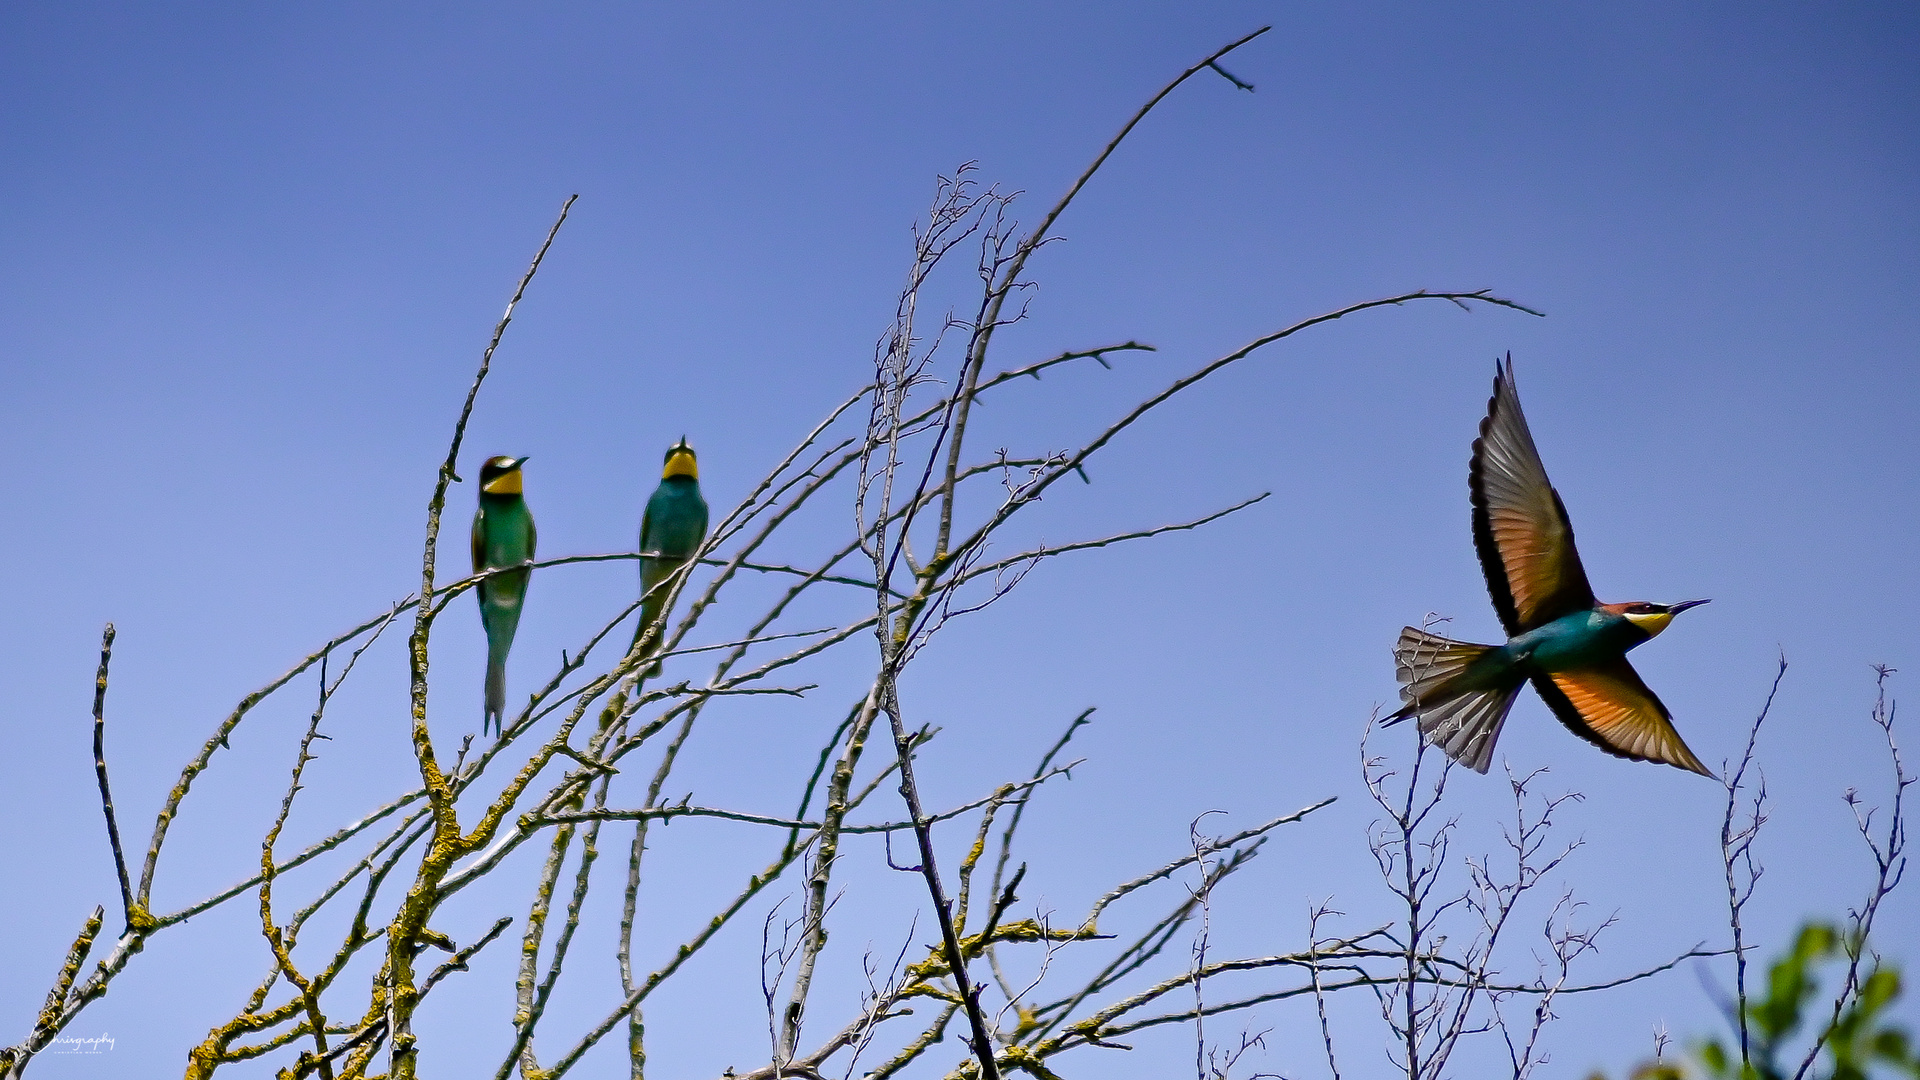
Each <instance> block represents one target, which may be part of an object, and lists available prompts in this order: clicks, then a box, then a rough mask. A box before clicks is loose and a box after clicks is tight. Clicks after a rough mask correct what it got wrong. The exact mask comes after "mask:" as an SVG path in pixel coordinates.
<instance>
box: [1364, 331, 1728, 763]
mask: <svg viewBox="0 0 1920 1080" xmlns="http://www.w3.org/2000/svg"><path fill="white" fill-rule="evenodd" d="M1467 485H1468V487H1469V489H1470V490H1471V493H1472V496H1473V543H1474V547H1475V548H1477V549H1478V550H1479V553H1480V568H1481V570H1482V571H1483V572H1485V574H1486V578H1487V591H1488V592H1489V593H1490V594H1492V596H1493V607H1494V610H1495V611H1497V612H1498V613H1499V615H1500V622H1501V624H1502V625H1503V626H1505V627H1506V630H1507V643H1506V644H1505V645H1474V644H1470V643H1468V642H1464V641H1452V640H1449V639H1447V638H1443V637H1440V636H1438V635H1436V634H1429V633H1427V632H1426V631H1424V630H1418V629H1415V628H1414V627H1411V626H1409V627H1407V628H1406V629H1404V630H1402V631H1400V640H1399V642H1398V643H1397V644H1396V645H1395V646H1394V649H1393V658H1394V668H1395V674H1396V675H1397V676H1398V677H1399V679H1400V683H1401V686H1400V699H1401V700H1402V701H1404V702H1405V703H1406V704H1405V706H1404V707H1402V708H1401V709H1400V711H1399V712H1396V713H1394V714H1393V715H1392V716H1390V717H1388V718H1387V720H1386V723H1389V724H1393V723H1398V722H1399V721H1401V720H1405V719H1407V718H1408V717H1417V718H1418V719H1419V723H1420V731H1421V733H1422V734H1423V735H1425V736H1426V739H1427V741H1428V742H1429V743H1432V744H1433V745H1434V746H1437V747H1439V748H1440V749H1441V750H1444V751H1445V752H1446V754H1447V756H1448V757H1450V758H1452V759H1453V760H1455V761H1457V762H1459V763H1461V764H1462V765H1465V766H1467V767H1468V768H1470V769H1473V770H1474V771H1475V772H1482V773H1484V772H1486V771H1487V765H1488V764H1489V763H1490V762H1491V761H1492V760H1493V744H1494V741H1495V740H1496V739H1498V738H1499V737H1500V726H1501V725H1502V724H1503V723H1505V722H1506V719H1507V712H1508V711H1509V710H1510V709H1512V708H1513V702H1514V698H1515V697H1517V696H1518V695H1519V693H1520V688H1521V687H1522V686H1524V685H1525V684H1527V683H1529V682H1531V683H1532V684H1533V688H1534V689H1535V690H1537V691H1539V693H1540V696H1541V698H1543V699H1545V701H1546V703H1547V706H1548V707H1549V708H1551V709H1552V710H1553V713H1554V715H1555V716H1558V717H1559V718H1560V722H1561V723H1563V724H1565V725H1567V727H1568V728H1570V729H1572V731H1573V733H1574V734H1575V735H1578V736H1580V737H1581V738H1583V739H1585V740H1587V741H1588V742H1590V743H1593V744H1594V745H1595V746H1598V747H1599V748H1600V749H1602V750H1605V751H1606V752H1607V753H1609V754H1614V755H1616V756H1618V757H1624V758H1631V759H1633V760H1635V761H1658V762H1663V763H1665V764H1668V765H1673V766H1675V767H1677V768H1682V769H1687V770H1690V771H1692V772H1697V773H1699V774H1701V775H1702V776H1712V775H1713V774H1712V773H1710V772H1708V771H1707V768H1706V766H1704V765H1702V764H1700V759H1699V758H1697V757H1695V756H1694V755H1693V751H1691V750H1689V749H1687V744H1686V743H1685V742H1683V741H1682V740H1681V738H1680V733H1679V732H1677V731H1675V730H1674V728H1673V714H1672V713H1669V712H1668V711H1667V707H1666V706H1665V705H1662V704H1661V703H1660V699H1659V698H1657V697H1655V696H1654V694H1653V691H1652V690H1649V689H1647V684H1646V683H1644V682H1642V681H1640V676H1639V675H1638V674H1637V673H1636V672H1635V671H1634V670H1633V666H1632V665H1631V664H1628V663H1627V650H1629V649H1632V648H1633V647H1634V646H1636V645H1639V644H1640V643H1641V642H1643V641H1646V640H1648V639H1649V638H1652V637H1653V636H1654V635H1656V634H1658V633H1660V631H1662V630H1665V629H1666V628H1667V624H1668V623H1670V622H1672V621H1673V617H1674V616H1675V615H1678V614H1679V613H1681V612H1682V611H1685V610H1687V609H1688V608H1690V607H1697V606H1698V605H1700V604H1704V603H1706V601H1705V600H1687V601H1684V602H1682V603H1678V604H1654V603H1649V602H1647V601H1644V600H1642V601H1634V602H1631V603H1625V604H1602V603H1600V602H1599V601H1597V600H1595V599H1594V595H1593V589H1592V587H1591V586H1589V585H1588V584H1587V572H1586V570H1585V569H1583V568H1582V567H1581V565H1580V553H1579V552H1578V551H1576V550H1574V546H1573V525H1572V524H1571V523H1570V522H1569V521H1568V520H1567V508H1566V506H1565V505H1564V504H1562V503H1561V501H1560V493H1559V492H1557V491H1555V490H1554V489H1553V485H1552V484H1550V483H1548V482H1547V470H1546V467H1545V466H1544V465H1542V464H1541V463H1540V452H1539V451H1538V450H1536V449H1535V448H1534V445H1533V434H1532V433H1531V432H1529V431H1528V430H1527V418H1526V417H1525V416H1524V415H1522V414H1521V412H1520V395H1519V393H1518V391H1516V390H1515V389H1514V384H1513V357H1512V356H1511V355H1509V356H1508V357H1507V361H1506V363H1504V364H1496V365H1495V371H1494V379H1493V400H1492V401H1490V402H1488V404H1487V418H1486V419H1485V420H1482V421H1481V422H1480V437H1479V438H1478V439H1475V440H1474V443H1473V461H1472V464H1471V465H1470V466H1469V467H1468V473H1467Z"/></svg>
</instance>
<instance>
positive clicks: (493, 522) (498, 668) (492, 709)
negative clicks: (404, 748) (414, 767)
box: [473, 457, 538, 735]
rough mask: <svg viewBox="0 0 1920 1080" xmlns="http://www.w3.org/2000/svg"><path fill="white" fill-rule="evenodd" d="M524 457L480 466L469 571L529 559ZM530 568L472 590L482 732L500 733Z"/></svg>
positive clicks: (531, 539)
mask: <svg viewBox="0 0 1920 1080" xmlns="http://www.w3.org/2000/svg"><path fill="white" fill-rule="evenodd" d="M526 460H527V459H526V458H518V459H516V458H510V457H496V458H488V459H487V462H486V464H484V465H482V466H481V467H480V507H479V509H478V510H476V511H475V512H474V515H473V572H474V573H476V574H478V573H480V572H482V571H485V570H495V569H499V568H501V567H506V566H517V565H519V564H520V563H525V562H531V561H532V560H533V552H534V545H535V542H536V540H537V539H538V534H537V533H536V531H535V529H534V527H533V513H532V512H531V511H529V510H528V509H527V500H526V497H525V495H524V494H523V493H522V491H521V476H520V466H521V464H522V463H524V462H525V461H526ZM532 576H533V571H532V570H531V569H527V568H522V569H518V570H508V571H506V572H504V573H500V574H495V575H493V576H492V577H489V578H487V579H485V580H484V581H482V582H480V584H479V587H478V588H476V589H475V590H474V592H475V594H476V595H478V596H479V598H480V625H481V626H483V627H485V628H486V631H487V683H486V713H485V714H484V715H483V716H482V717H481V721H480V733H481V734H482V735H485V734H486V733H487V730H488V728H489V727H491V728H492V730H493V731H494V733H495V734H500V733H501V732H502V731H503V730H504V726H505V715H506V711H507V653H508V652H509V651H511V650H512V649H513V635H514V632H515V631H516V630H518V629H519V628H520V610H521V607H522V605H523V604H524V602H525V601H526V598H527V582H528V580H529V579H530V578H531V577H532Z"/></svg>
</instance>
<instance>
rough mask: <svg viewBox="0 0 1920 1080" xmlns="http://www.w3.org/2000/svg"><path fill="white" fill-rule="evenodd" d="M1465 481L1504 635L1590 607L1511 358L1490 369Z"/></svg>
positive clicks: (1590, 595)
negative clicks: (1486, 397)
mask: <svg viewBox="0 0 1920 1080" xmlns="http://www.w3.org/2000/svg"><path fill="white" fill-rule="evenodd" d="M1467 484H1468V487H1469V488H1470V489H1471V490H1472V493H1473V546H1474V547H1475V548H1476V549H1478V550H1479V553H1480V569H1481V571H1482V572H1483V573H1485V574H1486V576H1487V592H1488V593H1490V594H1492V596H1493V606H1494V608H1495V610H1497V611H1498V612H1499V613H1500V623H1501V625H1503V626H1505V627H1506V628H1507V633H1508V635H1510V636H1511V635H1515V634H1522V633H1525V632H1526V631H1528V630H1532V629H1534V628H1535V627H1539V626H1544V625H1546V624H1547V623H1550V622H1552V621H1553V620H1555V619H1557V618H1559V617H1561V616H1562V615H1569V614H1572V613H1573V612H1576V611H1585V610H1586V609H1588V608H1590V607H1592V606H1593V605H1594V599H1593V588H1592V586H1590V585H1588V584H1587V572H1586V570H1585V569H1584V568H1582V567H1581V565H1580V553H1579V552H1578V551H1576V550H1574V546H1573V525H1572V524H1571V523H1570V522H1568V521H1567V508H1566V507H1565V506H1563V505H1562V504H1561V502H1560V493H1559V492H1557V491H1555V490H1553V485H1552V484H1550V483H1548V482H1547V470H1546V466H1544V465H1542V464H1540V451H1538V450H1536V449H1535V448H1534V445H1533V434H1532V433H1531V432H1529V431H1528V430H1527V418H1526V416H1524V415H1523V414H1522V413H1521V412H1520V395H1519V392H1518V391H1516V390H1515V389H1514V386H1513V360H1512V357H1508V359H1507V362H1506V363H1504V364H1501V365H1499V366H1498V369H1497V371H1496V373H1495V375H1494V379H1493V399H1492V400H1491V401H1489V402H1488V403H1487V418H1486V419H1485V420H1482V421H1480V437H1479V438H1477V439H1475V440H1474V441H1473V463H1472V465H1471V466H1470V467H1469V469H1468V473H1467Z"/></svg>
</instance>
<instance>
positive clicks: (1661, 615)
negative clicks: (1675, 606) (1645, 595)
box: [1626, 611, 1673, 637]
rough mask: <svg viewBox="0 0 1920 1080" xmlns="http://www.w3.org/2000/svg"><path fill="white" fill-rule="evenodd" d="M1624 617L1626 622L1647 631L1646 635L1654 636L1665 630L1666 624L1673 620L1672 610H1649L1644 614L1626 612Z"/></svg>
mask: <svg viewBox="0 0 1920 1080" xmlns="http://www.w3.org/2000/svg"><path fill="white" fill-rule="evenodd" d="M1626 619H1627V621H1628V622H1630V623H1632V624H1633V625H1635V626H1637V627H1639V628H1640V629H1642V630H1645V631H1646V632H1647V636H1648V637H1654V636H1656V635H1658V634H1659V633H1660V631H1662V630H1665V629H1666V628H1667V624H1668V623H1670V622H1672V621H1673V612H1671V611H1660V612H1649V613H1647V614H1645V615H1634V614H1631V613H1628V614H1627V615H1626Z"/></svg>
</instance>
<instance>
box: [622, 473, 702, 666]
mask: <svg viewBox="0 0 1920 1080" xmlns="http://www.w3.org/2000/svg"><path fill="white" fill-rule="evenodd" d="M706 538H707V500H705V499H703V498H701V497H700V462H699V459H697V458H695V457H694V454H693V447H691V446H688V445H687V437H686V436H685V435H682V436H680V441H679V442H677V443H675V444H673V445H672V446H670V447H668V448H667V461H666V465H665V467H663V468H662V469H661V470H660V486H659V487H657V488H654V489H653V497H652V498H650V499H648V500H647V509H646V513H644V514H642V515H641V516H640V555H641V559H640V595H641V597H642V603H641V605H640V625H639V626H638V627H637V628H635V630H634V632H633V641H634V644H636V645H637V644H639V643H640V639H641V638H642V637H645V636H646V633H647V631H648V630H649V629H653V628H655V627H658V628H659V629H658V630H657V632H656V633H655V635H654V639H653V642H652V643H651V644H649V645H648V646H647V652H648V654H649V655H651V654H652V653H656V652H659V651H660V642H661V639H662V638H663V637H664V636H665V634H666V626H665V625H664V624H665V622H666V616H667V593H669V592H671V591H672V590H673V587H674V586H673V583H672V578H673V575H674V574H675V572H677V571H678V570H679V569H680V568H681V567H683V566H685V565H687V560H688V559H691V558H693V555H694V552H696V551H699V550H700V541H702V540H705V539H706ZM646 673H647V675H648V676H649V677H651V676H655V675H658V674H660V665H659V664H658V663H657V662H656V663H655V664H654V665H653V666H652V667H650V668H648V669H647V672H646Z"/></svg>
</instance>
